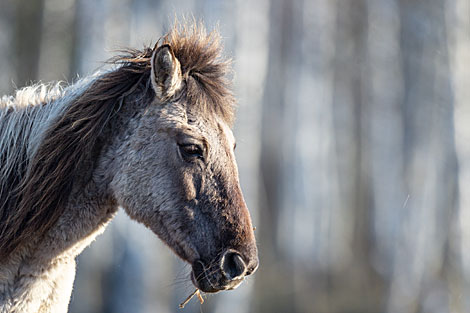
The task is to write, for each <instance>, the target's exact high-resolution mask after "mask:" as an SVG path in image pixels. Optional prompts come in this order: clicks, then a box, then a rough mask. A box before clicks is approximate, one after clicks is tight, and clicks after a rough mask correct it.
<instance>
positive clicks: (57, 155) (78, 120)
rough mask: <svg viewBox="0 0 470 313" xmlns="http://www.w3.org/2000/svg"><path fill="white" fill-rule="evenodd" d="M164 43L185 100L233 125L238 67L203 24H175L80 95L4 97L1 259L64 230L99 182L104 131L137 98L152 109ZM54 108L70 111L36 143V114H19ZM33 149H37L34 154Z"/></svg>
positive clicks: (47, 92) (0, 105) (116, 61)
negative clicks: (80, 198)
mask: <svg viewBox="0 0 470 313" xmlns="http://www.w3.org/2000/svg"><path fill="white" fill-rule="evenodd" d="M163 44H169V45H170V46H171V48H172V50H173V52H174V54H175V56H176V57H177V58H178V60H179V62H180V64H181V68H182V74H183V78H184V81H185V87H184V90H183V94H182V96H183V97H185V100H186V101H187V102H188V106H194V107H195V108H198V112H200V114H209V113H214V114H217V115H218V116H220V117H222V118H223V119H224V120H225V121H226V122H227V123H228V124H230V125H232V124H233V118H234V99H233V96H232V93H231V91H230V88H229V87H230V84H229V81H228V79H227V78H226V74H227V73H228V72H230V68H229V66H230V62H229V61H227V60H224V59H223V58H222V56H221V50H222V46H221V44H220V36H219V34H218V33H217V32H211V33H209V34H207V33H206V31H205V29H204V27H202V26H201V25H196V26H184V25H183V26H181V25H175V26H174V28H173V29H172V30H170V32H169V33H168V34H167V35H166V36H164V37H162V38H161V39H160V40H159V41H158V42H157V44H156V45H155V47H154V48H153V49H151V48H148V47H147V48H144V49H143V50H132V49H128V50H125V51H124V52H123V54H122V55H119V56H116V57H114V58H112V59H110V60H109V61H108V63H110V64H113V65H115V67H116V68H115V69H114V70H111V71H109V72H106V73H104V74H102V75H99V76H97V77H96V78H93V79H92V80H91V82H89V83H88V84H87V87H86V88H85V89H84V90H83V92H81V93H79V94H73V92H76V91H73V86H71V87H68V88H67V89H66V90H64V91H62V90H60V88H48V87H45V86H42V85H38V86H33V87H28V88H25V89H22V90H19V91H18V92H17V95H16V97H3V98H2V100H1V101H0V126H1V127H0V148H2V150H0V260H5V259H6V258H7V257H8V256H10V255H11V254H12V253H13V252H15V251H16V249H17V248H18V247H19V246H20V245H21V244H23V243H25V242H34V240H35V239H36V238H38V237H41V236H44V235H45V234H46V233H47V232H48V231H49V230H50V229H51V228H52V227H53V226H54V225H55V224H56V223H57V220H58V219H59V217H60V216H61V215H62V214H63V213H64V211H65V209H66V203H67V201H68V198H69V196H70V193H71V191H72V188H74V186H76V185H77V184H85V183H86V182H87V179H89V178H90V177H91V174H92V171H93V168H94V166H95V164H96V160H97V156H98V155H99V152H100V147H101V145H102V140H103V139H104V138H103V136H104V130H105V129H106V127H107V126H108V125H109V121H110V120H111V119H112V118H113V116H114V115H115V113H116V112H117V111H118V110H119V108H120V107H121V106H122V105H123V103H124V101H125V99H126V97H128V96H131V95H132V96H134V97H133V99H139V100H140V101H147V103H150V102H151V100H152V99H153V97H154V92H153V90H152V88H150V69H151V65H150V59H151V57H152V53H153V51H154V49H157V48H158V47H159V46H161V45H163ZM69 89H70V90H72V91H68V90H69ZM68 93H72V95H68ZM67 95H68V97H70V99H67V101H66V102H67V103H65V104H64V103H59V104H57V103H58V102H60V101H65V100H64V99H65V98H66V97H67ZM135 96H138V97H135ZM39 104H44V105H39ZM54 105H63V106H64V108H63V109H62V110H61V111H60V112H59V114H58V115H57V117H55V118H54V119H53V121H51V122H50V123H49V124H48V125H47V127H45V130H44V131H43V133H42V134H41V136H40V138H41V140H40V142H39V143H35V142H31V139H37V137H35V136H32V135H31V133H32V130H31V128H32V127H33V126H34V125H35V124H34V123H33V122H32V119H34V118H35V116H36V115H34V114H29V113H28V114H26V117H25V114H23V115H21V114H19V113H18V112H17V111H19V110H22V109H23V108H24V109H28V108H29V107H31V106H36V108H35V110H36V111H38V110H41V109H44V108H43V107H48V106H54ZM5 125H7V126H8V127H6V126H5ZM32 125H33V126H32ZM37 126H38V125H35V127H37ZM12 129H14V130H16V133H12ZM30 146H37V148H36V149H34V153H33V154H32V155H29V153H30V150H31V149H30ZM12 158H14V160H12ZM83 177H85V178H83ZM79 178H83V179H82V181H78V179H79ZM0 263H1V261H0Z"/></svg>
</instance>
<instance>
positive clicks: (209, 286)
mask: <svg viewBox="0 0 470 313" xmlns="http://www.w3.org/2000/svg"><path fill="white" fill-rule="evenodd" d="M192 268H193V270H192V272H191V280H192V282H193V284H194V286H196V288H198V289H200V290H201V291H204V292H209V293H214V292H218V291H221V290H232V289H235V288H237V287H238V286H239V285H240V284H241V283H242V282H243V280H244V279H245V278H246V277H247V276H249V275H251V274H253V273H254V272H255V271H256V270H257V268H258V257H257V256H255V257H252V258H246V257H245V258H244V257H243V256H242V255H241V254H240V253H239V252H238V251H236V250H233V249H227V250H226V251H225V252H224V253H223V254H222V256H221V257H220V258H219V259H218V260H217V261H216V262H211V263H205V262H203V261H202V260H197V261H195V262H194V263H193V265H192Z"/></svg>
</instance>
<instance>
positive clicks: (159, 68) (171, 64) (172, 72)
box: [151, 44, 183, 101]
mask: <svg viewBox="0 0 470 313" xmlns="http://www.w3.org/2000/svg"><path fill="white" fill-rule="evenodd" d="M151 65H152V74H151V79H152V86H153V89H154V90H155V93H156V95H157V98H159V100H161V101H167V100H169V99H170V98H171V97H172V96H173V95H175V93H176V92H177V91H178V90H180V88H181V86H182V81H183V77H182V75H181V65H180V62H179V61H178V59H177V58H176V57H175V55H174V53H173V51H172V49H171V47H170V45H168V44H166V45H162V46H160V47H158V48H157V49H155V51H154V52H153V55H152V60H151Z"/></svg>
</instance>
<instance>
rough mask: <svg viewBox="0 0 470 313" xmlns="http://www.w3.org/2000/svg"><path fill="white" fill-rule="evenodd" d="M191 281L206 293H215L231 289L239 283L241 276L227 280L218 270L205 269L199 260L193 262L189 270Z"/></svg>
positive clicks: (241, 280) (241, 279)
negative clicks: (191, 268)
mask: <svg viewBox="0 0 470 313" xmlns="http://www.w3.org/2000/svg"><path fill="white" fill-rule="evenodd" d="M191 281H192V282H193V284H194V286H195V287H196V288H197V289H199V290H201V291H203V292H206V293H216V292H219V291H223V290H233V289H235V288H237V287H238V286H240V285H241V283H242V282H243V278H240V279H235V280H227V279H225V278H224V277H223V275H222V273H220V272H219V271H215V272H209V273H208V271H207V270H206V269H205V267H204V265H203V263H202V262H201V261H196V262H195V263H194V264H193V270H192V271H191Z"/></svg>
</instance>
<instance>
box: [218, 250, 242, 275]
mask: <svg viewBox="0 0 470 313" xmlns="http://www.w3.org/2000/svg"><path fill="white" fill-rule="evenodd" d="M221 268H222V272H223V273H224V275H225V277H226V278H227V279H229V280H234V279H237V278H240V277H241V276H243V274H245V271H246V265H245V262H244V261H243V259H242V257H241V255H240V254H239V253H238V252H235V251H227V252H225V254H224V255H223V256H222V259H221Z"/></svg>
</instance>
